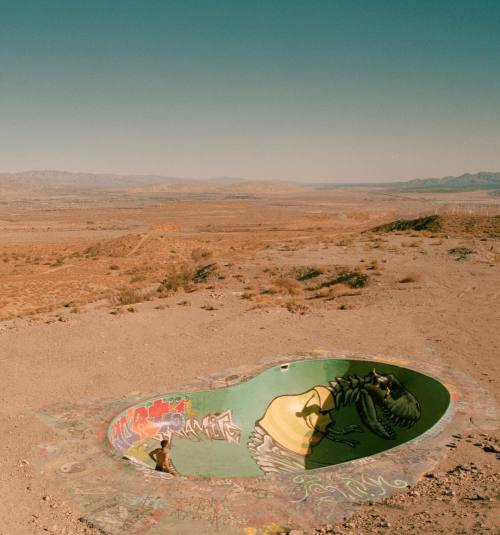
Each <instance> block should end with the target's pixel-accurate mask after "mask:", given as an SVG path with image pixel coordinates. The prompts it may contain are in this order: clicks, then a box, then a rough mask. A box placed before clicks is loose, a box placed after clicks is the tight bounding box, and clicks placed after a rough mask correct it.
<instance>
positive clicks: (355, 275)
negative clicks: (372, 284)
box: [321, 269, 369, 288]
mask: <svg viewBox="0 0 500 535" xmlns="http://www.w3.org/2000/svg"><path fill="white" fill-rule="evenodd" d="M368 280H369V277H368V275H366V273H360V272H359V271H352V270H349V269H344V270H341V271H340V272H339V274H338V275H337V276H336V277H335V278H333V279H330V280H328V281H325V282H324V283H323V284H322V285H321V286H322V287H325V286H333V285H334V284H345V285H346V286H349V288H364V287H365V286H366V285H367V284H368Z"/></svg>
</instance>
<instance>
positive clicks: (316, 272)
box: [292, 266, 324, 282]
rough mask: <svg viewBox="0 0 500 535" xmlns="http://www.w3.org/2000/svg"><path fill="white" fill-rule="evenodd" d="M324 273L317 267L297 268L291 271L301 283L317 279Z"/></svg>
mask: <svg viewBox="0 0 500 535" xmlns="http://www.w3.org/2000/svg"><path fill="white" fill-rule="evenodd" d="M323 272H324V269H323V268H320V267H318V266H298V267H294V268H293V269H292V274H293V276H294V277H295V279H296V280H298V281H300V282H303V281H307V280H311V279H315V278H316V277H319V276H320V275H322V274H323Z"/></svg>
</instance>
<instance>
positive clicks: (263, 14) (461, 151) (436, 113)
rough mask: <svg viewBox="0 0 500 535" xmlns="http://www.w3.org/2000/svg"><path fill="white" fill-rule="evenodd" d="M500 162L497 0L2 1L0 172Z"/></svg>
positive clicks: (249, 173) (184, 171)
mask: <svg viewBox="0 0 500 535" xmlns="http://www.w3.org/2000/svg"><path fill="white" fill-rule="evenodd" d="M25 169H65V170H73V171H92V172H98V171H99V172H101V171H102V172H117V173H131V174H134V173H135V174H136V173H155V174H165V175H170V176H186V177H209V176H241V177H247V178H252V179H253V178H255V179H265V178H271V179H274V178H277V179H295V180H309V181H328V180H332V181H346V180H355V181H369V180H381V179H389V180H390V179H400V178H414V177H427V176H442V175H448V174H460V173H462V172H466V171H471V172H473V171H478V170H497V171H498V170H500V1H498V0H491V1H488V0H470V1H461V0H432V1H430V0H393V1H386V0H330V1H327V0H302V1H297V0H279V1H278V0H267V1H259V0H247V1H241V0H225V1H222V0H213V1H212V0H199V1H193V0H176V1H170V0H142V1H140V0H136V1H129V0H79V1H76V0H60V1H54V0H44V1H41V0H23V1H21V0H10V1H4V0H0V170H4V171H16V170H25Z"/></svg>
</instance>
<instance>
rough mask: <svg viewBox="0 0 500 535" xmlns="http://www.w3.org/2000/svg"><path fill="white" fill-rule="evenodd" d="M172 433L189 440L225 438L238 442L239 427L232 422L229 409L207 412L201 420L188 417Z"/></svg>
mask: <svg viewBox="0 0 500 535" xmlns="http://www.w3.org/2000/svg"><path fill="white" fill-rule="evenodd" d="M172 435H175V436H178V437H180V438H187V439H190V440H201V438H202V437H206V438H208V439H209V440H225V441H226V442H232V443H234V444H239V442H240V437H241V429H240V428H239V427H238V426H237V425H236V424H235V423H234V422H233V418H232V415H231V411H230V410H227V411H224V412H221V413H215V414H207V415H206V416H205V417H204V418H203V419H202V420H201V421H200V420H197V419H196V418H189V419H188V420H187V421H186V423H185V425H184V427H183V429H182V430H181V431H172Z"/></svg>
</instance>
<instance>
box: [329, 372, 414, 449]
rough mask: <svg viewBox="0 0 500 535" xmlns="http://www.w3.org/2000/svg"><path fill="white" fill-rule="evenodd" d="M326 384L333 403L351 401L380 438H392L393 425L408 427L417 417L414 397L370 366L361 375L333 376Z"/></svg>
mask: <svg viewBox="0 0 500 535" xmlns="http://www.w3.org/2000/svg"><path fill="white" fill-rule="evenodd" d="M330 385H331V388H332V392H333V396H334V399H335V406H336V407H337V408H340V407H342V406H343V405H344V406H345V405H350V404H352V403H355V405H356V409H357V411H358V414H359V416H360V417H361V420H362V422H363V423H364V424H365V425H366V427H368V429H369V430H370V431H372V432H373V433H375V434H376V435H378V436H379V437H381V438H385V439H388V440H393V439H395V438H396V430H395V426H398V427H412V426H413V425H414V424H415V422H416V421H417V420H418V419H419V418H420V404H419V403H418V401H417V399H416V398H415V397H414V396H413V394H411V393H410V392H408V390H406V389H405V387H404V386H403V385H402V384H401V383H400V382H399V381H398V379H396V377H394V376H393V375H383V374H378V373H377V372H376V370H375V369H374V370H373V371H371V372H370V373H369V374H368V375H366V376H365V377H359V376H357V375H349V376H347V377H336V380H335V381H333V382H331V383H330Z"/></svg>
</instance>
